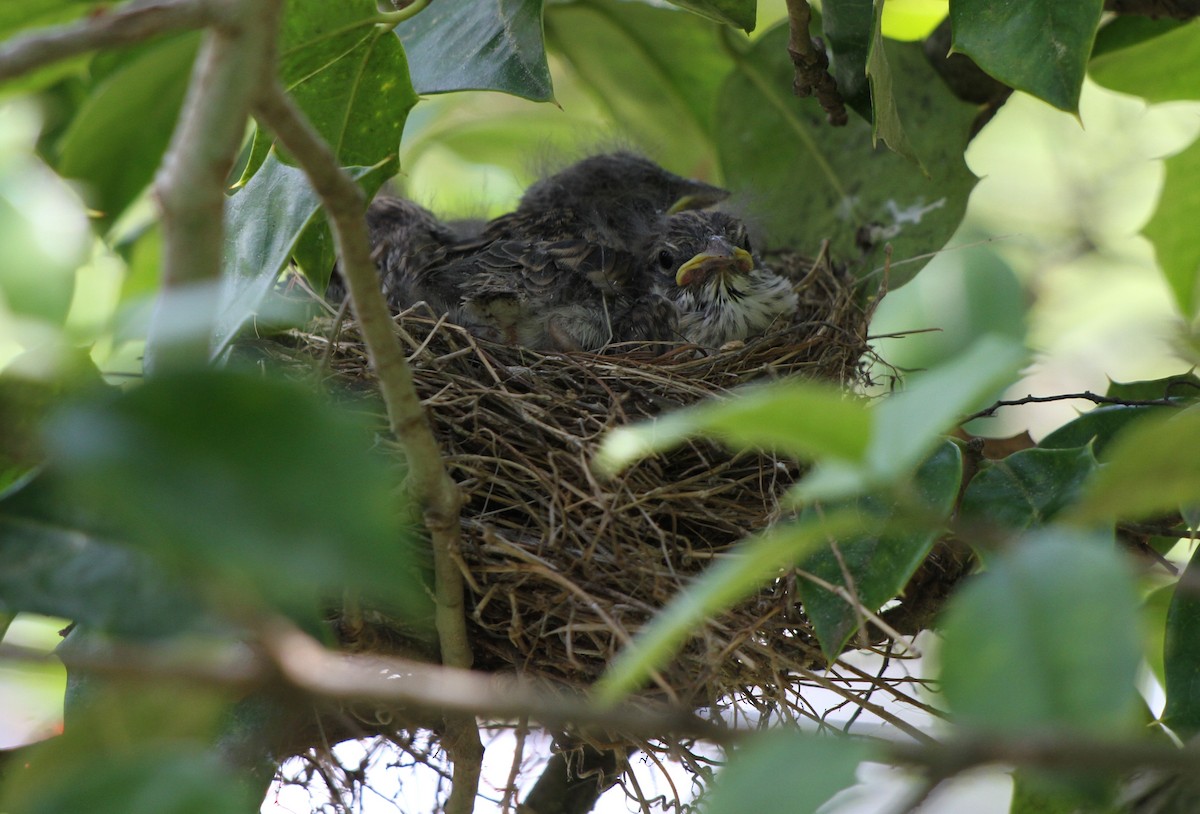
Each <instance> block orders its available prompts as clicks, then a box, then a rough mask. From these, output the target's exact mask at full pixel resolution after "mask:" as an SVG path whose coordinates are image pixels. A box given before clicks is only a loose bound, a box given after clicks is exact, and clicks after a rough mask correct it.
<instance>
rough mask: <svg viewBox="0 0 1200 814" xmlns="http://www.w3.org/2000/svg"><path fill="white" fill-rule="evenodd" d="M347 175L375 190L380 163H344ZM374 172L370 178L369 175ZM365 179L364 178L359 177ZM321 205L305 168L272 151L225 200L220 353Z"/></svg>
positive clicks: (255, 312) (254, 308)
mask: <svg viewBox="0 0 1200 814" xmlns="http://www.w3.org/2000/svg"><path fill="white" fill-rule="evenodd" d="M347 171H348V172H349V173H350V175H351V177H353V178H355V179H356V180H359V181H360V182H362V183H363V184H364V186H368V188H370V186H371V184H374V189H378V187H379V184H380V183H382V180H381V179H380V178H379V172H380V171H381V168H380V167H349V168H347ZM371 175H373V176H374V177H373V178H368V176H371ZM363 179H367V180H365V181H364V180H363ZM319 208H320V201H319V199H318V198H317V194H316V192H314V191H313V189H312V187H311V186H310V185H309V183H308V177H307V176H305V174H304V171H303V170H300V169H297V168H295V167H289V166H288V165H286V164H284V163H283V162H281V161H280V160H279V159H278V157H276V156H275V154H274V153H272V154H271V155H269V156H268V157H267V160H266V161H265V162H264V163H263V165H262V167H260V168H259V171H258V172H257V173H255V174H254V177H253V178H251V179H250V182H249V183H247V184H246V185H245V186H244V187H242V188H241V189H239V190H238V192H237V194H235V195H233V196H232V197H230V198H229V199H228V200H227V201H226V203H225V257H224V271H223V274H222V277H221V298H220V303H219V305H218V313H217V320H216V327H215V329H214V331H215V336H214V343H213V347H214V348H215V350H214V355H219V354H220V353H222V352H223V351H224V349H225V348H226V347H227V346H228V345H229V343H230V342H232V341H233V340H234V339H235V338H236V337H237V335H238V333H239V332H240V331H241V329H242V326H244V325H245V324H246V323H248V322H250V321H251V320H253V319H254V318H256V317H257V316H258V313H259V310H260V306H261V304H262V302H263V300H264V298H265V297H266V296H267V294H268V293H269V292H270V291H271V289H272V287H273V286H274V285H275V281H276V280H278V279H279V272H280V270H281V269H282V268H283V266H284V264H285V263H287V261H288V258H289V257H290V256H291V254H292V250H293V248H294V247H295V246H296V243H297V241H298V240H299V239H300V235H301V233H302V232H304V230H305V229H306V228H308V227H309V225H310V224H311V223H313V220H314V216H315V215H316V214H317V212H318V210H319Z"/></svg>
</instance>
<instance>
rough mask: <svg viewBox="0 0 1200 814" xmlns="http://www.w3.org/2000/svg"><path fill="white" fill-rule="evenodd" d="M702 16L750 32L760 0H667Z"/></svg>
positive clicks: (752, 28)
mask: <svg viewBox="0 0 1200 814" xmlns="http://www.w3.org/2000/svg"><path fill="white" fill-rule="evenodd" d="M667 1H668V2H669V3H673V4H674V5H676V6H679V7H680V8H685V9H687V10H688V11H691V12H693V13H695V14H699V15H700V16H702V17H707V18H709V19H710V20H716V21H717V22H718V23H725V24H726V25H731V26H733V27H734V28H740V29H742V30H743V31H745V32H746V33H747V34H749V33H750V32H751V31H753V30H754V24H755V16H756V13H757V11H758V0H667Z"/></svg>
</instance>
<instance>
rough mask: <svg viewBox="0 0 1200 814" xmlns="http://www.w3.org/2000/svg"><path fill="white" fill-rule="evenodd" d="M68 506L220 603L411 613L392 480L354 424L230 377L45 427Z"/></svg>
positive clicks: (155, 382) (141, 396)
mask: <svg viewBox="0 0 1200 814" xmlns="http://www.w3.org/2000/svg"><path fill="white" fill-rule="evenodd" d="M44 433H45V437H46V444H47V449H48V451H49V452H50V453H51V454H52V456H53V458H54V460H55V462H56V463H55V471H56V472H57V473H58V474H59V476H60V477H62V478H63V483H64V489H65V491H66V494H67V495H68V496H69V498H70V499H71V502H73V503H74V504H75V505H77V506H79V507H80V508H81V510H83V511H84V512H85V513H86V514H88V515H89V516H92V517H103V518H104V519H105V520H106V521H107V523H108V524H109V525H110V526H111V527H112V528H114V529H116V530H117V531H118V532H119V534H120V537H119V539H121V541H122V542H126V543H128V544H130V545H132V546H133V547H135V548H137V549H140V550H142V551H145V552H147V553H149V554H150V555H152V556H153V557H154V558H155V559H156V560H157V561H158V562H160V563H162V564H164V565H165V566H167V567H168V569H169V570H171V571H173V572H174V573H178V574H186V575H188V578H189V580H191V582H192V584H196V585H200V584H203V585H204V586H205V587H206V588H208V589H209V590H213V591H217V592H219V594H220V596H221V597H222V598H223V599H224V600H225V601H226V602H227V603H229V604H231V605H233V606H235V607H236V606H238V605H239V604H241V603H243V602H245V603H248V604H249V605H250V607H253V606H254V604H255V603H256V602H257V601H261V600H263V599H265V600H266V601H267V602H270V603H272V604H274V605H275V606H277V607H280V608H282V609H284V610H286V611H288V612H291V613H293V614H295V615H297V617H298V618H302V619H303V618H306V617H305V616H304V615H305V614H306V613H308V614H312V613H314V612H315V611H316V610H317V608H318V607H319V606H320V604H321V603H322V602H323V601H326V600H327V599H328V598H329V597H330V596H337V595H339V593H340V592H341V591H342V590H343V589H353V590H358V591H360V592H362V593H364V594H366V595H369V596H372V597H377V598H378V599H379V600H380V601H383V602H385V603H387V604H388V605H389V606H391V607H395V608H397V609H398V610H401V611H411V610H413V609H414V608H415V607H416V606H417V605H419V604H420V602H421V601H422V600H421V590H420V588H419V587H418V583H417V581H416V579H415V569H416V566H415V563H414V554H413V541H412V540H410V539H408V538H407V537H406V536H405V535H404V534H403V533H402V527H401V516H402V508H403V507H402V506H401V505H399V504H398V498H397V497H396V494H395V489H396V484H397V482H398V478H399V473H398V472H395V471H393V468H392V467H390V466H389V465H388V463H387V462H385V461H384V460H383V458H382V454H381V453H370V452H369V449H370V448H371V446H372V438H371V435H370V433H369V432H367V431H366V430H365V428H364V427H363V426H361V425H360V424H359V423H358V421H355V420H352V419H351V418H350V417H349V416H348V415H347V414H345V413H342V412H338V411H336V410H334V409H333V408H332V407H331V406H330V405H328V404H327V403H325V402H323V401H322V400H320V399H318V398H317V397H316V396H314V395H313V394H312V393H311V392H309V391H308V390H306V389H305V388H303V387H299V386H297V385H293V384H287V383H283V382H278V381H273V380H270V379H265V378H262V377H261V376H260V375H259V376H255V375H243V374H238V373H233V372H220V371H197V372H194V373H189V374H178V375H161V376H157V377H155V378H154V379H152V380H148V381H147V382H146V383H144V384H143V385H141V386H139V387H137V388H136V389H134V390H131V391H129V392H127V393H123V394H122V395H120V396H119V397H117V398H115V399H110V400H101V399H93V400H90V401H83V402H80V403H77V404H74V405H72V406H69V407H66V408H64V409H62V410H60V411H58V412H57V413H56V414H54V415H53V416H52V417H51V418H50V419H49V420H48V422H47V424H46V426H45V430H44Z"/></svg>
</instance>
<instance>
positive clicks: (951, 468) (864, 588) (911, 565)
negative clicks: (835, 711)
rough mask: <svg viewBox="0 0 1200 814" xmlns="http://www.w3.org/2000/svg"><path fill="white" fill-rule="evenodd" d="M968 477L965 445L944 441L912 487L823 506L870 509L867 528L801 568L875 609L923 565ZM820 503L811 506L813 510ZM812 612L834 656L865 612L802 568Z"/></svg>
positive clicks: (801, 584)
mask: <svg viewBox="0 0 1200 814" xmlns="http://www.w3.org/2000/svg"><path fill="white" fill-rule="evenodd" d="M961 481H962V456H961V454H960V453H959V450H958V446H957V445H955V444H953V443H952V442H950V441H944V442H943V443H942V445H941V446H940V447H939V448H938V450H937V451H936V452H935V453H934V454H933V455H932V456H931V457H930V458H929V460H927V461H925V463H924V464H922V466H921V467H920V468H919V469H918V470H917V472H916V475H915V476H914V478H913V481H912V483H911V484H905V486H906V487H908V491H909V492H910V493H909V494H906V495H905V496H904V498H903V499H900V498H898V497H897V496H896V495H895V494H894V491H888V492H884V493H879V494H870V495H865V496H863V497H861V498H858V499H856V500H854V501H852V502H851V505H849V506H844V507H843V506H840V505H834V506H823V507H822V509H821V511H831V510H834V511H837V510H842V509H846V510H852V511H855V512H857V513H859V514H860V515H862V518H863V520H862V526H863V529H862V531H861V532H859V533H857V534H847V535H843V536H841V537H839V538H837V540H836V543H835V544H836V545H837V548H838V553H837V554H835V553H834V552H833V550H832V549H831V548H827V547H826V548H821V549H819V550H818V551H816V552H815V553H813V554H812V555H811V556H809V557H808V558H807V559H805V560H803V561H801V563H800V568H801V569H802V570H804V571H807V572H808V573H810V574H813V575H814V576H816V577H819V578H820V579H823V580H824V581H825V582H828V583H830V584H831V585H833V586H836V587H840V588H842V589H843V590H845V591H847V592H848V593H850V595H851V596H853V597H854V598H855V600H856V601H857V602H858V603H859V604H860V605H862V606H863V607H864V608H866V610H867V612H869V613H875V612H876V611H878V610H879V608H880V607H881V606H882V605H883V604H884V603H885V602H887V601H888V600H889V599H892V598H893V597H895V596H896V595H898V594H899V593H900V592H901V590H903V589H904V586H905V585H906V584H908V580H909V578H910V577H911V576H912V575H913V573H914V572H915V571H916V570H917V568H918V567H919V566H920V565H921V563H922V562H924V561H925V557H926V555H927V554H929V550H930V549H931V548H932V547H933V543H934V540H935V539H936V538H937V536H938V534H939V533H940V532H941V531H942V523H943V522H944V521H945V519H946V518H947V517H949V515H950V509H951V508H952V507H953V505H954V499H955V497H957V496H958V489H959V485H960V483H961ZM813 512H814V510H813V509H809V510H807V511H806V514H812V513H813ZM797 589H798V591H799V593H800V600H801V602H802V603H803V605H804V613H805V615H806V616H807V617H808V619H809V620H810V621H811V622H812V625H813V630H814V631H816V634H817V639H818V640H819V641H820V643H821V650H822V651H824V653H825V655H826V656H828V657H829V658H830V659H831V660H832V659H833V658H836V656H837V654H838V653H840V652H842V648H843V647H845V645H846V642H847V641H849V639H850V637H851V636H853V635H854V633H855V631H856V629H857V628H858V624H859V622H860V621H862V620H863V617H862V614H861V612H859V611H856V610H855V608H854V607H853V606H852V605H851V604H850V603H849V602H848V601H847V600H846V599H845V598H843V597H842V596H840V595H838V594H837V593H834V592H832V591H830V590H828V589H826V588H824V587H822V586H821V585H819V584H817V583H815V582H813V581H811V580H809V579H806V578H805V577H804V576H803V575H801V577H800V579H799V580H798V581H797Z"/></svg>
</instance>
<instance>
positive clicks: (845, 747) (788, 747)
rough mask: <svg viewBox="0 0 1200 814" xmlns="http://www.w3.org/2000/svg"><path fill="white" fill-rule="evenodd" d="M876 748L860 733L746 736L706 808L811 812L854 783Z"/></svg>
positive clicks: (737, 812) (736, 812)
mask: <svg viewBox="0 0 1200 814" xmlns="http://www.w3.org/2000/svg"><path fill="white" fill-rule="evenodd" d="M874 753H875V750H874V749H873V748H872V747H871V745H870V744H869V743H868V742H866V741H864V740H860V739H852V738H847V737H836V736H831V735H825V736H816V735H808V734H801V733H799V732H788V731H784V730H776V731H773V732H767V733H763V734H759V735H754V736H752V737H750V738H747V740H746V743H745V745H744V746H740V747H738V749H737V751H736V752H734V754H733V756H732V757H731V758H730V760H729V765H728V766H726V767H725V768H724V769H722V770H721V771H720V772H719V773H718V774H717V777H716V779H715V780H714V781H713V783H712V791H711V793H710V795H709V798H708V804H707V806H706V807H705V809H704V810H705V811H706V812H708V814H745V812H748V811H754V812H759V814H771V812H784V811H790V812H796V814H800V812H810V811H816V810H817V809H818V808H821V806H822V804H823V803H825V802H826V801H828V800H829V798H830V797H832V796H833V795H835V794H837V793H838V792H839V791H841V790H842V789H845V788H849V787H850V786H852V785H854V782H855V772H856V771H857V770H858V764H859V763H862V762H863V761H864V760H870V759H871V757H872V755H873V754H874Z"/></svg>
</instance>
